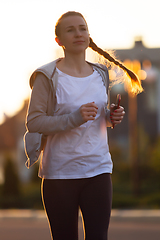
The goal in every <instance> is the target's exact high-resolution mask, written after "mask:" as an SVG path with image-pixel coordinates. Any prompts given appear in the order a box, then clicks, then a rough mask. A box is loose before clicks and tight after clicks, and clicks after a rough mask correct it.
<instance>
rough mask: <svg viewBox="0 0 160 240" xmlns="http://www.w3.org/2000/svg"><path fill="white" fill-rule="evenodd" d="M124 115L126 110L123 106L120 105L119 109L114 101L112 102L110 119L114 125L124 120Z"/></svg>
mask: <svg viewBox="0 0 160 240" xmlns="http://www.w3.org/2000/svg"><path fill="white" fill-rule="evenodd" d="M124 115H125V111H124V108H123V107H122V106H119V107H118V108H117V109H115V104H114V103H112V104H111V106H110V119H111V122H112V124H113V127H114V126H115V125H117V124H119V123H121V122H122V120H123V117H124Z"/></svg>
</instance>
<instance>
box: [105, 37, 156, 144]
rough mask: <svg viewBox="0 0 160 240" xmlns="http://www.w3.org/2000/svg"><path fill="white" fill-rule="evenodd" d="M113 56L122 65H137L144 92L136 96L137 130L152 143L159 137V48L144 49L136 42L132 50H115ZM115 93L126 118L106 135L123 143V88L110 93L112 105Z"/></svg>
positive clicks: (125, 99) (125, 129) (126, 126)
mask: <svg viewBox="0 0 160 240" xmlns="http://www.w3.org/2000/svg"><path fill="white" fill-rule="evenodd" d="M115 53H116V57H117V58H118V59H119V60H121V61H122V62H124V63H126V64H127V63H129V64H130V65H131V64H133V65H134V64H135V63H136V64H137V63H138V64H139V71H138V75H139V78H141V80H142V86H143V88H144V92H142V93H141V94H139V95H138V96H137V124H138V125H137V126H138V127H139V128H141V129H143V131H144V132H145V134H146V135H147V136H148V137H149V138H150V139H152V140H153V141H154V140H155V139H157V137H158V136H159V135H160V48H147V47H146V46H145V45H144V43H143V41H142V39H141V38H138V39H136V40H135V43H134V46H133V48H131V49H116V50H115ZM133 67H134V66H133ZM118 93H121V95H122V102H121V104H122V105H123V106H124V107H125V111H126V116H125V118H124V121H123V122H122V123H121V124H120V125H121V126H116V128H117V129H116V131H112V130H109V134H110V138H111V139H112V140H113V139H114V140H115V139H117V141H118V140H119V138H120V141H123V139H124V142H126V140H127V136H128V131H129V121H128V112H129V109H128V108H129V105H128V94H127V92H125V90H124V87H123V85H120V84H119V85H116V86H114V87H113V89H111V93H110V95H111V96H110V98H111V102H115V100H116V98H115V97H116V94H118Z"/></svg>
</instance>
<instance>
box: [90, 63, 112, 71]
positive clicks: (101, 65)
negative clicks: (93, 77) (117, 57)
mask: <svg viewBox="0 0 160 240" xmlns="http://www.w3.org/2000/svg"><path fill="white" fill-rule="evenodd" d="M88 63H89V64H90V65H92V66H93V67H95V68H98V69H100V70H103V71H108V68H107V66H106V65H104V64H101V63H92V62H88Z"/></svg>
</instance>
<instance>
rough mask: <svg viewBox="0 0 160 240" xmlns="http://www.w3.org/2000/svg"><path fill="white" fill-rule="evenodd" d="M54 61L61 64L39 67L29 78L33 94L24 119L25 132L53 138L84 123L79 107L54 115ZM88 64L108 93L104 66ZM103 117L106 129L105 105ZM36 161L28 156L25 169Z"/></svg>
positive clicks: (106, 73)
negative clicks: (98, 75)
mask: <svg viewBox="0 0 160 240" xmlns="http://www.w3.org/2000/svg"><path fill="white" fill-rule="evenodd" d="M57 61H60V59H57V60H55V61H53V62H50V63H48V64H46V65H44V66H42V67H40V68H38V69H37V70H35V71H34V72H33V73H32V75H31V77H30V87H31V89H32V94H31V99H30V103H29V108H28V113H27V119H26V127H27V130H28V132H31V133H40V134H42V135H44V136H47V135H54V134H56V133H59V132H62V131H68V130H71V129H74V128H76V127H79V126H80V125H82V124H84V123H85V122H84V120H83V118H82V116H81V114H80V108H79V109H77V110H76V111H74V112H71V113H69V114H63V115H58V116H54V113H55V105H56V89H57V82H58V72H57V71H56V63H57ZM89 64H90V65H91V66H92V67H93V69H95V70H96V71H98V73H99V74H100V75H101V77H102V80H103V83H104V85H105V87H106V92H107V94H108V87H109V76H108V69H107V67H106V66H104V65H102V64H93V63H89ZM105 115H106V126H108V127H111V126H112V124H111V121H110V111H109V110H108V109H107V106H106V108H105ZM35 135H36V134H35ZM36 138H37V135H36ZM38 138H39V136H38ZM36 161H37V159H32V157H31V159H30V161H29V162H30V163H29V162H28V163H27V164H26V166H27V167H30V166H31V165H33V164H34V162H36Z"/></svg>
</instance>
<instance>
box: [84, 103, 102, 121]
mask: <svg viewBox="0 0 160 240" xmlns="http://www.w3.org/2000/svg"><path fill="white" fill-rule="evenodd" d="M97 110H98V107H97V105H96V104H95V103H94V102H91V103H87V104H84V105H82V106H81V107H80V114H81V116H82V118H83V120H84V121H85V122H87V121H89V120H95V117H96V115H97Z"/></svg>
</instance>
